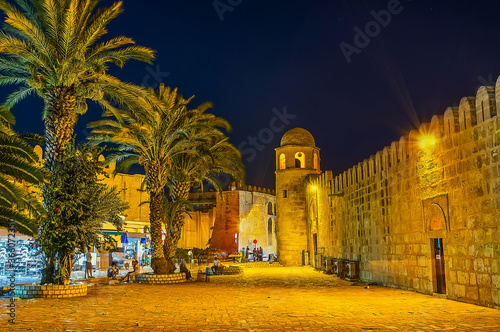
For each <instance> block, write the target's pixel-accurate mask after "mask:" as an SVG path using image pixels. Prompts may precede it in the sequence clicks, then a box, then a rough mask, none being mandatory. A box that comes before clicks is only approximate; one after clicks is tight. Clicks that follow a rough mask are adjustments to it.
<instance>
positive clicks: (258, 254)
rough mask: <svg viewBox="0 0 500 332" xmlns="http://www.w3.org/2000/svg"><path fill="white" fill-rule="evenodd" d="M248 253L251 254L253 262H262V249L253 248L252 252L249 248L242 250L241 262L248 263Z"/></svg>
mask: <svg viewBox="0 0 500 332" xmlns="http://www.w3.org/2000/svg"><path fill="white" fill-rule="evenodd" d="M250 253H252V258H253V261H254V262H257V261H260V262H262V253H263V251H262V247H257V246H256V247H254V248H253V251H252V252H251V251H250V248H249V247H246V248H243V250H242V252H241V261H242V262H248V257H249V256H250Z"/></svg>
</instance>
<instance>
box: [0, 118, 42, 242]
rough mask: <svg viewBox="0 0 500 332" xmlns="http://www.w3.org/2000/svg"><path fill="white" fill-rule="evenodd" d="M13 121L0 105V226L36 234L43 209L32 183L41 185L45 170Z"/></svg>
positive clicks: (22, 232)
mask: <svg viewBox="0 0 500 332" xmlns="http://www.w3.org/2000/svg"><path fill="white" fill-rule="evenodd" d="M13 124H14V117H13V116H12V114H11V113H10V112H9V111H7V110H6V109H4V108H0V227H2V228H12V225H13V224H15V228H16V231H17V232H18V233H20V234H23V235H27V236H35V235H36V234H37V232H38V226H37V223H36V217H38V216H40V215H43V214H44V210H43V208H42V205H41V204H40V202H39V201H38V199H37V198H36V197H35V195H33V194H32V193H31V192H30V188H29V185H38V184H41V183H42V182H43V181H44V177H45V172H44V170H43V168H42V167H41V166H40V165H39V161H38V156H37V155H36V154H35V153H34V152H33V148H32V147H31V146H30V145H28V144H27V143H26V142H25V141H24V140H23V139H22V137H21V136H19V135H17V134H16V133H15V132H14V131H13V130H12V127H11V126H12V125H13Z"/></svg>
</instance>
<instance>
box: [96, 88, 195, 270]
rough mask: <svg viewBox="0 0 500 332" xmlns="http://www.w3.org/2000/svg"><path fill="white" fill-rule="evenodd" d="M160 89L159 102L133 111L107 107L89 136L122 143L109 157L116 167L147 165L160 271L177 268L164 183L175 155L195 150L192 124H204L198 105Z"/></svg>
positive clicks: (156, 264) (155, 258)
mask: <svg viewBox="0 0 500 332" xmlns="http://www.w3.org/2000/svg"><path fill="white" fill-rule="evenodd" d="M149 93H151V94H155V96H156V98H157V100H158V101H159V102H158V103H157V104H151V105H150V106H149V107H148V108H134V109H132V110H130V111H126V110H115V111H114V112H111V111H107V112H105V116H107V117H115V118H116V119H115V120H113V119H104V120H100V121H95V122H93V123H91V124H89V125H88V127H89V128H92V135H91V136H90V137H89V139H90V140H91V141H93V142H94V144H98V143H101V142H111V143H116V144H119V150H120V151H119V152H118V153H116V154H113V155H111V156H109V157H108V162H112V161H115V162H116V163H117V168H116V171H122V170H125V171H126V170H128V169H129V168H130V167H131V166H132V165H134V164H140V165H143V166H144V171H145V174H146V175H145V183H146V190H147V192H148V194H149V209H150V215H149V221H150V226H151V242H152V256H153V257H152V260H151V267H152V268H153V270H154V271H155V273H157V274H164V273H167V272H169V271H171V270H172V267H173V265H172V262H167V260H166V259H165V256H164V254H163V246H162V245H163V242H162V234H161V232H162V219H163V217H162V209H163V201H164V195H165V187H166V186H167V184H168V174H169V168H170V167H172V158H175V156H176V155H178V154H181V153H190V152H191V153H194V150H193V147H194V143H193V142H191V141H190V140H188V139H187V138H188V133H189V130H188V129H189V128H190V127H193V126H198V125H200V124H199V123H196V121H193V118H194V117H193V115H194V114H195V113H196V112H197V111H196V110H188V109H187V108H186V105H187V104H188V103H189V101H190V99H188V100H185V99H184V98H182V96H180V95H178V94H177V89H174V90H172V89H170V88H169V87H165V86H164V85H163V84H161V85H160V87H159V88H158V91H156V92H155V91H153V90H150V91H149Z"/></svg>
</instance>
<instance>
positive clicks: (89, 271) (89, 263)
mask: <svg viewBox="0 0 500 332" xmlns="http://www.w3.org/2000/svg"><path fill="white" fill-rule="evenodd" d="M87 277H89V278H94V276H93V275H92V254H91V253H90V251H88V252H87V262H85V279H87Z"/></svg>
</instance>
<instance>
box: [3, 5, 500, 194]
mask: <svg viewBox="0 0 500 332" xmlns="http://www.w3.org/2000/svg"><path fill="white" fill-rule="evenodd" d="M102 3H103V4H111V3H112V1H102ZM216 7H217V9H216ZM499 7H500V6H499V5H497V2H496V1H416V0H414V1H410V0H401V1H399V2H398V1H394V0H391V1H369V2H368V1H332V0H328V1H327V0H324V1H306V0H304V1H293V0H275V1H268V0H266V1H264V0H252V1H250V0H221V1H212V0H207V1H201V0H199V1H193V0H182V1H168V0H161V1H158V0H157V1H154V2H153V1H137V0H135V1H132V0H127V1H124V8H125V12H124V13H123V14H122V15H120V16H119V17H118V18H116V19H115V20H114V22H113V23H112V24H111V25H110V26H109V32H110V33H109V36H116V35H125V36H128V37H132V38H134V39H135V40H136V41H137V43H138V44H139V45H143V46H148V47H151V48H153V49H155V50H156V51H157V52H158V53H157V57H156V61H155V63H154V64H153V65H152V66H150V65H147V64H144V63H139V62H131V63H129V64H127V65H126V66H125V67H124V69H122V70H120V69H113V70H112V74H114V75H116V76H118V77H119V78H121V79H122V80H126V81H131V82H134V83H136V84H144V85H146V86H150V87H157V85H158V83H159V82H164V83H165V84H166V85H170V86H173V87H179V91H180V92H181V93H182V94H183V95H184V96H185V97H188V96H191V95H196V98H195V99H194V101H193V106H195V105H197V104H200V103H202V102H204V101H212V102H213V103H214V106H215V107H214V109H213V110H212V112H213V113H214V114H216V115H218V116H221V117H224V118H226V119H227V120H229V121H230V123H231V124H232V126H233V132H232V133H231V134H230V136H231V141H232V143H233V144H235V145H236V146H239V147H240V151H241V152H242V153H243V160H244V161H245V164H246V165H247V183H248V184H251V185H257V186H265V187H269V188H274V170H275V161H274V158H275V155H274V148H276V147H277V146H279V142H280V139H281V136H282V135H283V134H284V133H285V132H286V131H287V130H289V129H292V128H294V127H303V128H305V129H307V130H309V131H310V132H311V133H312V135H313V136H314V137H315V139H316V145H317V146H318V147H319V148H321V168H322V169H323V170H333V172H334V174H339V173H341V172H343V171H345V170H346V169H348V168H349V167H351V166H352V165H355V164H357V163H358V162H360V161H362V160H363V159H365V158H368V157H369V156H370V155H373V154H375V153H376V152H377V151H379V150H382V149H383V148H384V147H385V146H387V145H390V143H391V142H392V141H394V140H398V139H399V137H400V136H401V135H402V134H405V133H407V132H408V131H409V130H411V129H413V128H416V127H417V126H418V124H419V121H420V122H428V121H430V119H431V117H432V116H433V115H434V114H443V113H444V111H445V108H446V107H447V106H454V105H458V103H459V101H460V99H461V98H462V97H464V96H474V95H475V91H476V89H477V88H478V87H479V86H480V85H482V84H489V85H493V84H494V81H495V80H496V77H497V76H498V74H499V72H500V70H499V50H500V42H499V41H500V37H499V31H500V20H499V19H498V12H499V11H498V9H499ZM381 11H384V12H381ZM391 12H392V13H391ZM374 13H375V14H374ZM377 13H378V14H377ZM387 13H390V17H389V16H388V15H386V14H387ZM375 16H379V20H380V21H381V22H382V24H380V23H375V22H377V21H376V19H375ZM366 28H368V32H369V35H368V36H367V38H368V39H367V38H363V37H360V36H359V34H358V33H357V32H356V31H366ZM357 34H358V37H357V38H356V35H357ZM370 35H371V36H370ZM355 39H356V40H355ZM356 42H357V44H356ZM341 43H343V44H342V45H343V46H344V52H345V50H346V49H347V50H349V51H348V52H347V53H349V52H350V55H349V56H348V57H346V56H345V55H344V52H343V50H342V48H341V46H340V45H341ZM346 45H347V46H346ZM356 45H357V46H356ZM347 58H349V59H347ZM347 60H349V63H348V61H347ZM10 90H11V89H10V88H6V87H2V89H1V90H0V94H1V95H2V96H5V95H6V94H7V92H8V91H10ZM12 112H13V113H14V115H16V118H17V125H16V127H15V129H16V130H17V131H19V132H35V133H40V134H42V133H43V123H42V120H41V112H42V102H41V100H39V99H36V97H33V98H32V99H29V100H26V101H24V102H22V103H20V104H18V105H17V106H16V107H15V108H14V109H13V110H12ZM284 113H285V114H287V115H286V116H283V114H284ZM100 114H101V110H100V109H99V108H98V107H91V108H90V109H89V112H88V113H87V114H86V115H84V116H81V117H80V118H79V120H78V124H77V128H76V131H75V132H76V133H77V135H78V136H77V142H82V141H83V140H84V138H85V136H86V134H87V132H86V130H85V128H86V124H87V123H88V122H90V121H93V120H96V119H98V118H99V117H100ZM276 114H280V115H279V116H277V115H276ZM280 117H281V118H282V119H281V120H280ZM274 118H276V119H274ZM283 118H284V120H283ZM273 119H274V120H273ZM249 137H255V139H253V140H252V138H249ZM251 144H254V146H255V147H252V146H251ZM258 150H260V151H258ZM252 151H253V152H252Z"/></svg>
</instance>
